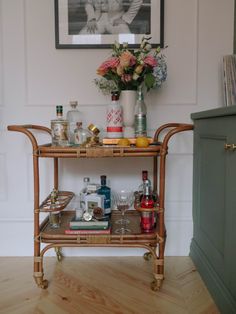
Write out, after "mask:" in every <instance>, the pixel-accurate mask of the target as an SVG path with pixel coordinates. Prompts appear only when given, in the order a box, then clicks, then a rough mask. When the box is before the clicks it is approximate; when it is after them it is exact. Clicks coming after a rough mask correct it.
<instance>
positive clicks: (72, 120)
mask: <svg viewBox="0 0 236 314" xmlns="http://www.w3.org/2000/svg"><path fill="white" fill-rule="evenodd" d="M70 107H71V109H70V110H69V111H68V112H67V115H66V119H67V120H68V123H69V129H68V138H69V143H70V144H74V130H75V129H76V124H77V123H81V121H82V120H81V113H80V112H79V110H78V108H77V107H78V102H77V101H70Z"/></svg>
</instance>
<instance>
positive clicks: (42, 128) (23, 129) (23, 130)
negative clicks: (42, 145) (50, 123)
mask: <svg viewBox="0 0 236 314" xmlns="http://www.w3.org/2000/svg"><path fill="white" fill-rule="evenodd" d="M7 129H8V131H15V132H21V133H24V134H25V135H26V136H27V137H28V138H29V139H30V141H31V144H32V146H33V150H36V149H38V143H37V140H36V138H35V136H34V135H33V133H32V132H31V131H29V129H32V130H39V131H45V132H47V133H49V134H51V129H49V128H47V127H45V126H41V125H35V124H23V125H9V126H8V127H7Z"/></svg>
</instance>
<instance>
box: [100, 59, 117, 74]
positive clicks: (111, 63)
mask: <svg viewBox="0 0 236 314" xmlns="http://www.w3.org/2000/svg"><path fill="white" fill-rule="evenodd" d="M119 62H120V61H119V59H118V58H117V57H112V58H110V59H108V60H106V61H104V62H103V63H102V64H101V65H100V67H99V68H98V69H97V74H98V75H101V76H104V75H106V73H107V72H108V71H109V70H110V69H114V68H116V67H117V66H118V65H119Z"/></svg>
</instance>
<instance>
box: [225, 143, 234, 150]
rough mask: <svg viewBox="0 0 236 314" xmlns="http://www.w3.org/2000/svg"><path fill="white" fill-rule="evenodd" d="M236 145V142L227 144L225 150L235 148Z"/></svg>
mask: <svg viewBox="0 0 236 314" xmlns="http://www.w3.org/2000/svg"><path fill="white" fill-rule="evenodd" d="M235 149H236V145H235V144H225V150H235Z"/></svg>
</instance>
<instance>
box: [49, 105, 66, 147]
mask: <svg viewBox="0 0 236 314" xmlns="http://www.w3.org/2000/svg"><path fill="white" fill-rule="evenodd" d="M56 114H57V118H56V119H54V120H51V130H52V145H54V146H68V144H69V143H68V121H67V120H65V119H63V106H56Z"/></svg>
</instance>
